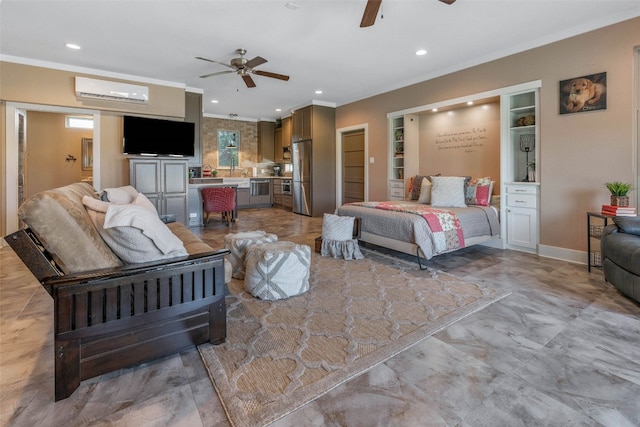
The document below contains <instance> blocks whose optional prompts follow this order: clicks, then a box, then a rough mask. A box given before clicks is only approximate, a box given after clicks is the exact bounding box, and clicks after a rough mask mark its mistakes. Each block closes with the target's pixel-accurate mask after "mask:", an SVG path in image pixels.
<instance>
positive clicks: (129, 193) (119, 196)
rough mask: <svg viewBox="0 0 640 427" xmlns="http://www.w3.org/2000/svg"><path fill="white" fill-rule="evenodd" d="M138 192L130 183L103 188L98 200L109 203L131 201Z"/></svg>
mask: <svg viewBox="0 0 640 427" xmlns="http://www.w3.org/2000/svg"><path fill="white" fill-rule="evenodd" d="M138 194H139V193H138V190H136V189H135V188H133V187H132V186H130V185H125V186H124V187H117V188H105V189H104V190H103V191H102V194H101V195H100V200H102V201H105V202H111V203H132V202H133V201H134V200H135V198H136V197H137V196H138Z"/></svg>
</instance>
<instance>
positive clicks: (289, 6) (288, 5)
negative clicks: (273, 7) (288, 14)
mask: <svg viewBox="0 0 640 427" xmlns="http://www.w3.org/2000/svg"><path fill="white" fill-rule="evenodd" d="M284 7H286V8H287V9H291V10H298V8H299V7H300V5H299V4H296V3H293V2H290V1H288V2H286V3H285V4H284Z"/></svg>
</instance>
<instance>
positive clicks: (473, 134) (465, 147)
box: [435, 126, 489, 153]
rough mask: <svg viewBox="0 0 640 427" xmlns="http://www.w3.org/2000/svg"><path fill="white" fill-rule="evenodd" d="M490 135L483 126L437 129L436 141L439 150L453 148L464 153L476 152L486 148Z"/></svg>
mask: <svg viewBox="0 0 640 427" xmlns="http://www.w3.org/2000/svg"><path fill="white" fill-rule="evenodd" d="M488 139H489V136H488V133H487V129H486V128H485V127H483V126H477V127H470V128H459V129H448V130H437V131H436V132H435V143H436V147H437V148H438V151H441V150H453V151H461V152H464V153H475V152H478V151H482V150H485V149H486V143H487V142H488Z"/></svg>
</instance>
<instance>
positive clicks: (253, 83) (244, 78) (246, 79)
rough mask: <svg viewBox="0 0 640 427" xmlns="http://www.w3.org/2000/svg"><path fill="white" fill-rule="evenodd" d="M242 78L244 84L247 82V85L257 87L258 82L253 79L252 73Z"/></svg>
mask: <svg viewBox="0 0 640 427" xmlns="http://www.w3.org/2000/svg"><path fill="white" fill-rule="evenodd" d="M242 80H244V84H246V85H247V87H256V83H255V82H254V81H253V79H252V78H251V76H250V75H248V74H245V75H244V76H242Z"/></svg>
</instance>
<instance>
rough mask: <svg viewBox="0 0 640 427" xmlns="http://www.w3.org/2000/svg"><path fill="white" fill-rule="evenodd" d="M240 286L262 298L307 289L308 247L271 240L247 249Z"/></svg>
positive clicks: (286, 295)
mask: <svg viewBox="0 0 640 427" xmlns="http://www.w3.org/2000/svg"><path fill="white" fill-rule="evenodd" d="M245 261H246V263H245V268H246V271H245V276H244V289H245V290H246V291H247V292H249V293H250V294H251V295H253V296H254V297H257V298H260V299H263V300H269V301H273V300H278V299H284V298H288V297H291V296H294V295H300V294H302V293H304V292H306V291H307V290H309V267H310V265H311V247H310V246H307V245H299V244H297V243H293V242H285V241H281V242H274V243H263V244H259V245H253V246H250V247H248V248H247V251H246V260H245Z"/></svg>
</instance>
